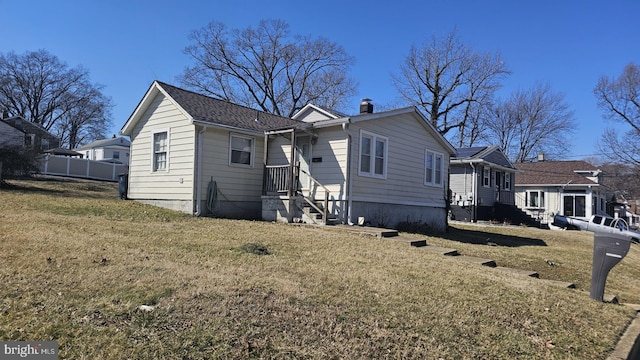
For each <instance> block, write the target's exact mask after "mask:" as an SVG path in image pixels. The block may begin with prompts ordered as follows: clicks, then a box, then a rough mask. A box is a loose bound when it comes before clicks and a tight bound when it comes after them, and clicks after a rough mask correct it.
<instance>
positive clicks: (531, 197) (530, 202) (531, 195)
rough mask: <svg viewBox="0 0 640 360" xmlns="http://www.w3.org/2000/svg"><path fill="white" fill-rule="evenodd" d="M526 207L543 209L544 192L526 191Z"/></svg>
mask: <svg viewBox="0 0 640 360" xmlns="http://www.w3.org/2000/svg"><path fill="white" fill-rule="evenodd" d="M527 207H531V208H544V207H545V204H544V191H527Z"/></svg>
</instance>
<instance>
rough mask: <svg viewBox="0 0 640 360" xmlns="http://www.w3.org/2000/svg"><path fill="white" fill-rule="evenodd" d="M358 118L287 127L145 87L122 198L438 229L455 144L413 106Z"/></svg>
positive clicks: (307, 113) (310, 118) (196, 209)
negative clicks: (124, 194)
mask: <svg viewBox="0 0 640 360" xmlns="http://www.w3.org/2000/svg"><path fill="white" fill-rule="evenodd" d="M360 112H361V113H360V114H358V115H355V116H344V115H343V114H339V113H336V112H334V111H330V110H326V109H322V108H320V107H317V106H314V105H307V106H306V107H305V108H304V109H302V110H301V111H300V112H299V113H298V114H296V116H295V117H294V118H293V119H289V118H284V117H280V116H276V115H272V114H268V113H264V112H261V111H257V110H254V109H250V108H248V107H244V106H240V105H236V104H232V103H229V102H225V101H222V100H218V99H214V98H211V97H208V96H205V95H201V94H197V93H195V92H191V91H187V90H183V89H180V88H178V87H175V86H172V85H169V84H166V83H162V82H159V81H155V82H154V83H153V84H152V85H151V87H150V88H149V90H148V91H147V92H146V94H145V95H144V97H143V98H142V100H141V101H140V103H139V105H138V106H137V107H136V109H135V110H134V111H133V114H132V115H131V117H130V118H129V119H128V120H127V122H126V123H125V124H124V126H123V127H122V130H121V133H122V134H123V135H127V136H129V137H130V138H131V156H130V164H129V179H128V194H127V197H128V198H129V199H134V200H139V201H143V202H147V203H152V204H156V205H159V206H164V207H168V208H173V209H177V210H181V211H184V212H187V213H192V214H195V215H213V216H221V217H237V218H245V219H252V218H262V219H264V220H274V221H276V220H277V221H305V222H321V223H327V222H328V220H329V219H330V218H334V219H336V221H338V222H342V223H358V222H360V223H368V224H371V225H385V226H395V225H396V224H397V223H399V222H401V221H412V222H424V223H427V224H430V225H431V226H432V227H433V228H434V229H436V230H444V229H445V228H446V221H447V205H448V204H447V201H446V198H447V197H446V195H447V189H448V165H449V158H450V157H451V156H452V155H453V154H454V153H455V150H454V148H453V147H452V146H451V145H450V144H449V143H448V142H447V141H446V140H445V139H444V138H443V137H442V136H441V135H440V134H439V133H438V132H437V131H436V130H435V129H434V128H433V126H431V125H430V124H429V122H428V121H427V119H426V118H425V117H424V116H423V115H422V114H421V113H420V111H419V110H418V109H416V108H415V107H408V108H402V109H396V110H390V111H384V112H380V113H374V112H373V105H372V104H371V103H370V102H364V103H363V104H362V105H361V110H360ZM312 213H319V214H316V215H312Z"/></svg>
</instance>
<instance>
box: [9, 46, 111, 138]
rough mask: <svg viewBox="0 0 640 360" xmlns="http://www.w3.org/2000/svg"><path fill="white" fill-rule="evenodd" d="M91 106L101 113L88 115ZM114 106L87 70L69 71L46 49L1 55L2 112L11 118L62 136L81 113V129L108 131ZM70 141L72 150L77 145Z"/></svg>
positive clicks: (97, 136)
mask: <svg viewBox="0 0 640 360" xmlns="http://www.w3.org/2000/svg"><path fill="white" fill-rule="evenodd" d="M88 104H92V105H93V106H95V107H97V108H99V109H101V111H97V112H87V109H85V107H87V106H88ZM111 106H112V104H111V99H110V98H108V97H106V96H104V95H103V94H102V87H101V86H100V85H96V84H93V83H91V82H90V80H89V73H88V71H86V70H84V69H83V68H81V67H76V68H72V69H70V68H69V67H68V66H67V65H66V64H64V63H63V62H61V61H60V60H59V59H58V58H57V57H56V56H54V55H52V54H50V53H49V52H47V51H45V50H38V51H33V52H26V53H25V54H23V55H17V54H15V53H13V52H10V53H7V54H0V109H2V110H3V111H7V112H8V114H9V115H11V116H18V115H19V116H22V117H23V118H25V119H26V120H29V121H32V122H34V123H37V124H40V125H42V126H43V127H44V128H45V129H47V130H49V131H51V132H53V133H56V132H58V133H59V134H63V133H65V131H66V130H65V127H66V126H67V125H66V124H67V123H68V122H69V119H70V118H71V117H74V116H78V114H80V113H82V114H83V115H82V116H83V119H82V121H81V124H80V125H79V127H80V128H84V127H89V126H91V127H92V128H93V130H96V129H106V128H108V126H109V125H110V122H111V120H110V112H109V109H110V108H111ZM79 130H81V129H79ZM103 136H104V134H103V133H102V132H96V133H92V134H91V137H92V139H88V140H94V139H95V138H99V137H103ZM68 140H70V138H69V139H67V140H66V141H65V139H63V143H65V145H66V146H68V147H69V148H72V147H74V146H76V145H78V143H77V142H76V141H71V142H69V141H68Z"/></svg>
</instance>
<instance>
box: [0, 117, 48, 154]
mask: <svg viewBox="0 0 640 360" xmlns="http://www.w3.org/2000/svg"><path fill="white" fill-rule="evenodd" d="M7 125H8V126H10V127H11V128H13V129H9V127H7ZM2 143H4V144H8V145H12V146H21V145H22V146H25V147H28V148H33V149H34V150H36V151H43V150H48V149H52V148H57V147H59V146H60V139H58V138H57V137H56V136H55V135H53V134H51V133H49V132H48V131H47V130H46V129H45V128H44V127H42V126H41V125H40V124H36V123H33V122H31V121H27V120H25V119H24V118H22V117H21V116H15V117H10V118H5V119H2V120H0V144H2Z"/></svg>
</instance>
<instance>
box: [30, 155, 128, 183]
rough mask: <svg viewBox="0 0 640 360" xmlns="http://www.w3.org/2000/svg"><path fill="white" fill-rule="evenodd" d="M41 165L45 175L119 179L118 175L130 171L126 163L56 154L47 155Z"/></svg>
mask: <svg viewBox="0 0 640 360" xmlns="http://www.w3.org/2000/svg"><path fill="white" fill-rule="evenodd" d="M40 166H41V167H40V172H41V173H42V174H44V175H61V176H72V177H78V178H85V179H93V180H108V181H118V175H120V174H122V173H126V172H128V171H129V167H128V166H127V165H124V164H112V163H106V162H102V161H95V160H87V159H78V158H73V157H68V156H55V155H45V156H44V158H43V159H42V163H41V165H40Z"/></svg>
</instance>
